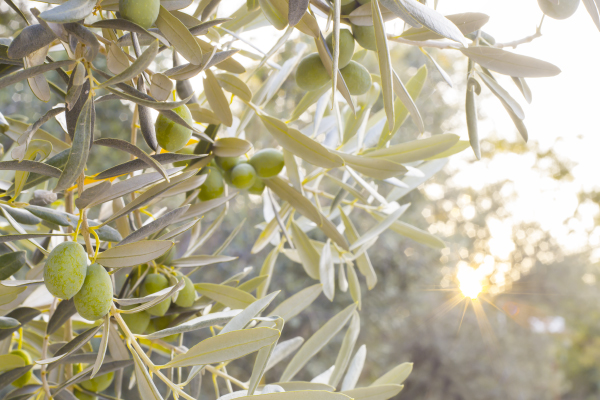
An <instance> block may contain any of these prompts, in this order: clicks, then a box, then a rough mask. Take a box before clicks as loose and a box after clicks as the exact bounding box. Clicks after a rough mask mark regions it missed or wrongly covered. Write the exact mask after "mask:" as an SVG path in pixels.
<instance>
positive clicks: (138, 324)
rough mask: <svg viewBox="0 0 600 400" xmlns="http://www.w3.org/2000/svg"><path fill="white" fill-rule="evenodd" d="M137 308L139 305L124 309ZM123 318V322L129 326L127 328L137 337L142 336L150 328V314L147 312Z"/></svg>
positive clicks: (124, 307) (127, 315) (123, 315)
mask: <svg viewBox="0 0 600 400" xmlns="http://www.w3.org/2000/svg"><path fill="white" fill-rule="evenodd" d="M135 307H137V305H135V306H123V309H124V310H131V309H132V308H135ZM121 317H123V320H124V321H125V323H126V324H127V327H128V328H129V330H130V331H131V333H134V334H136V335H141V334H142V333H144V331H145V330H146V328H148V324H149V323H150V314H148V313H147V312H146V311H140V312H136V313H134V314H121Z"/></svg>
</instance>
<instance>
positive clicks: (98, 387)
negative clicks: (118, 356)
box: [80, 372, 115, 393]
mask: <svg viewBox="0 0 600 400" xmlns="http://www.w3.org/2000/svg"><path fill="white" fill-rule="evenodd" d="M114 376H115V373H114V372H109V373H108V374H104V375H100V376H96V377H94V378H93V379H90V380H88V381H83V382H81V383H80V385H81V387H82V388H84V389H85V390H89V391H90V392H96V393H99V392H103V391H105V390H106V389H108V387H109V386H110V384H111V383H112V381H113V378H114Z"/></svg>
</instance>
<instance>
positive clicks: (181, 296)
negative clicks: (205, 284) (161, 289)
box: [175, 275, 196, 307]
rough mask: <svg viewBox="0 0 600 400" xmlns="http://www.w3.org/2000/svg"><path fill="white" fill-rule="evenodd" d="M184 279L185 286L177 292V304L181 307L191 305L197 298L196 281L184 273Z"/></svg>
mask: <svg viewBox="0 0 600 400" xmlns="http://www.w3.org/2000/svg"><path fill="white" fill-rule="evenodd" d="M182 279H183V280H184V281H185V286H184V287H183V289H181V290H180V291H179V293H178V294H177V300H175V304H177V305H178V306H179V307H191V306H192V305H193V304H194V301H195V300H196V288H194V283H193V282H192V281H191V280H190V278H188V277H187V276H185V275H183V276H182Z"/></svg>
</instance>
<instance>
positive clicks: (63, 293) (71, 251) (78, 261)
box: [44, 242, 88, 300]
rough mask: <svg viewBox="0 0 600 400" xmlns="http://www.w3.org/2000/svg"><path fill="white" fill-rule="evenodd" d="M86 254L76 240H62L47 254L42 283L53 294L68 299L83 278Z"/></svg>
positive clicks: (73, 294)
mask: <svg viewBox="0 0 600 400" xmlns="http://www.w3.org/2000/svg"><path fill="white" fill-rule="evenodd" d="M87 264H88V256H87V254H86V252H85V250H84V249H83V246H81V245H80V244H79V243H77V242H63V243H61V244H59V245H58V246H56V247H55V248H54V249H53V250H52V251H51V252H50V254H49V255H48V259H47V260H46V265H45V266H44V283H45V284H46V288H47V289H48V291H49V292H50V293H52V295H53V296H55V297H58V298H59V299H63V300H68V299H70V298H71V297H73V296H75V294H76V293H77V292H79V289H81V286H82V285H83V281H84V279H85V273H86V270H87Z"/></svg>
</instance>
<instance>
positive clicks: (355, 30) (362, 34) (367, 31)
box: [352, 25, 377, 51]
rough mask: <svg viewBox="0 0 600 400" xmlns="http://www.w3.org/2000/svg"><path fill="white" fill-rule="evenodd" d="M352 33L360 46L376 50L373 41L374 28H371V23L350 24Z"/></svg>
mask: <svg viewBox="0 0 600 400" xmlns="http://www.w3.org/2000/svg"><path fill="white" fill-rule="evenodd" d="M352 34H353V35H354V39H356V41H357V42H358V44H360V45H361V47H363V48H365V49H367V50H373V51H377V44H376V43H375V28H373V25H370V26H358V25H352Z"/></svg>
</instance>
